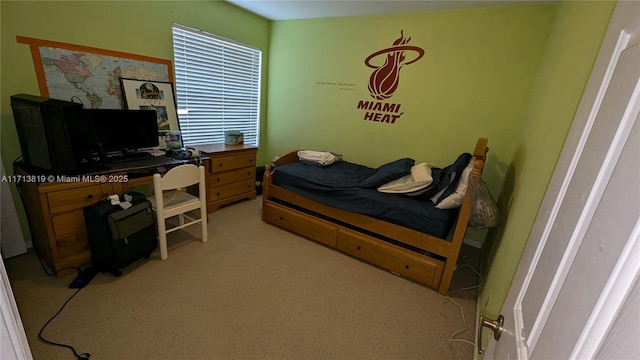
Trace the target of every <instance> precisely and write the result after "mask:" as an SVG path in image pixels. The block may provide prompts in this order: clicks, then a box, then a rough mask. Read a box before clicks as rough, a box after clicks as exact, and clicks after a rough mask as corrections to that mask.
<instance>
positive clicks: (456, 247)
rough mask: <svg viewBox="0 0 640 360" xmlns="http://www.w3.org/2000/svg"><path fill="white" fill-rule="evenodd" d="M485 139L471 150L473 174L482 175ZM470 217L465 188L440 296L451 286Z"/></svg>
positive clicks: (486, 148)
mask: <svg viewBox="0 0 640 360" xmlns="http://www.w3.org/2000/svg"><path fill="white" fill-rule="evenodd" d="M487 141H488V140H487V138H479V139H478V141H477V143H476V148H475V150H473V158H474V161H473V169H471V172H472V173H473V174H477V175H482V170H483V168H484V162H485V161H486V159H487V152H488V151H489V148H488V147H487ZM470 215H471V197H470V196H469V187H467V193H466V194H465V196H464V200H463V202H462V206H461V207H460V213H459V214H458V220H457V221H456V224H455V225H454V232H453V238H452V239H451V246H450V247H449V250H448V251H447V252H448V254H447V256H446V258H447V261H446V265H445V266H444V271H443V272H442V281H441V282H440V286H439V287H438V292H439V293H440V294H442V295H447V293H448V292H449V285H451V279H452V278H453V272H454V271H455V269H456V264H457V262H458V255H460V247H461V246H462V242H463V241H464V235H465V234H466V232H467V226H468V224H469V216H470Z"/></svg>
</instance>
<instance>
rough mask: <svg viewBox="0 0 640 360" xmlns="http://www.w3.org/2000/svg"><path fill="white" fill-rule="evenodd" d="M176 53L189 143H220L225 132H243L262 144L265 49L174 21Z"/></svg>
mask: <svg viewBox="0 0 640 360" xmlns="http://www.w3.org/2000/svg"><path fill="white" fill-rule="evenodd" d="M173 57H174V67H175V76H176V79H175V87H176V102H177V107H178V119H179V121H180V131H181V132H182V139H183V141H184V143H185V144H186V145H197V144H205V143H220V142H224V133H225V131H229V130H238V131H241V132H242V133H243V134H244V143H245V144H249V145H255V146H258V140H259V126H260V121H259V118H260V67H261V63H262V52H261V51H260V50H259V49H256V48H253V47H250V46H247V45H243V44H239V43H237V42H233V41H231V40H228V39H224V38H221V37H218V36H215V35H212V34H209V33H206V32H203V31H200V30H196V29H191V28H188V27H185V26H182V25H178V24H174V25H173Z"/></svg>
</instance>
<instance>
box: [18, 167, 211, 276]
mask: <svg viewBox="0 0 640 360" xmlns="http://www.w3.org/2000/svg"><path fill="white" fill-rule="evenodd" d="M193 162H194V161H186V160H173V159H171V158H168V157H162V158H154V159H144V160H136V161H130V162H122V163H116V164H109V166H108V168H105V169H103V170H100V171H95V172H91V173H85V174H74V175H58V174H56V175H52V174H46V173H42V172H39V173H38V172H34V171H28V170H26V169H25V168H24V167H23V166H20V165H18V167H17V169H16V174H15V175H16V177H17V178H18V179H17V180H18V181H17V185H18V188H19V190H20V192H21V195H22V201H23V204H24V207H25V211H26V212H27V218H28V220H29V223H30V229H31V237H32V239H33V246H34V248H35V249H36V251H37V252H38V255H39V256H40V258H41V259H42V261H43V262H44V264H45V265H46V266H47V267H48V268H49V270H50V271H52V272H56V273H57V274H58V276H64V275H69V274H75V270H73V269H70V270H67V271H61V270H62V269H65V268H74V267H81V266H82V265H84V264H86V263H88V262H90V261H91V252H90V250H89V243H88V241H87V230H86V225H85V222H84V213H83V208H84V207H85V206H89V205H92V204H95V203H96V202H98V201H100V200H103V199H105V198H106V197H107V196H109V195H113V194H122V193H124V192H126V191H127V190H129V189H130V188H132V187H134V186H138V185H144V184H149V183H153V174H154V173H165V172H167V171H168V170H169V169H171V168H172V167H174V166H177V165H181V164H184V163H193ZM202 164H203V165H204V167H205V171H206V172H207V173H208V172H209V159H206V158H205V159H204V160H203V161H202ZM206 185H207V188H209V187H208V185H209V184H208V179H207V184H206Z"/></svg>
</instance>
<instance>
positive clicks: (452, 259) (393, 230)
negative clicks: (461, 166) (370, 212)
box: [262, 138, 488, 295]
mask: <svg viewBox="0 0 640 360" xmlns="http://www.w3.org/2000/svg"><path fill="white" fill-rule="evenodd" d="M487 151H488V148H487V139H486V138H480V139H478V142H477V144H476V147H475V150H474V152H473V156H474V158H475V160H474V162H473V169H472V171H473V173H475V174H482V169H483V167H484V162H485V160H486V154H487ZM295 161H298V156H297V150H296V151H289V152H287V153H284V154H282V155H279V156H276V157H274V158H273V159H272V160H271V162H272V163H273V166H276V167H277V166H280V165H283V164H287V163H290V162H295ZM273 166H272V165H266V166H265V174H264V180H263V184H262V185H263V193H262V220H263V221H265V222H268V223H270V224H273V225H276V226H278V227H281V228H284V229H286V230H289V231H291V232H293V233H296V234H298V235H301V236H303V237H306V238H308V239H311V240H314V241H316V242H319V243H322V244H324V245H327V246H329V247H331V248H334V249H336V250H338V251H340V252H343V253H345V254H348V255H350V256H353V257H356V258H358V259H361V260H364V261H366V262H368V263H371V264H373V265H376V266H378V267H381V268H383V269H386V270H388V271H391V272H392V273H394V274H396V275H400V276H402V277H405V278H408V279H411V280H413V281H416V282H418V283H421V284H424V285H426V286H428V287H432V288H434V289H437V290H438V292H440V294H442V295H446V294H447V292H448V291H449V285H450V284H451V279H452V277H453V272H454V270H455V267H456V262H457V259H458V254H459V253H460V247H461V246H462V241H463V240H464V235H465V232H466V229H467V223H468V220H469V214H470V210H471V201H470V197H469V193H467V194H466V195H465V197H464V201H463V203H462V206H461V207H460V208H459V211H458V216H457V219H456V221H455V223H454V225H453V226H452V229H451V231H450V232H449V235H448V236H447V238H446V239H441V238H437V237H434V236H431V235H427V234H424V233H422V232H419V231H416V230H412V229H409V228H405V227H402V226H400V225H395V224H392V223H389V222H386V221H383V220H379V219H376V218H373V217H370V216H366V215H362V214H357V213H353V212H349V211H344V210H341V209H337V208H334V207H331V206H328V205H324V204H321V203H319V202H316V201H313V200H310V199H308V198H305V197H303V196H301V195H298V194H296V193H294V192H291V191H289V190H286V189H284V188H282V187H279V186H276V185H274V184H273V183H272V174H273V171H272V170H273ZM282 202H285V203H287V204H292V205H293V206H287V205H284V204H282ZM294 207H298V208H301V209H305V210H307V211H309V212H313V213H315V214H319V216H315V215H313V214H309V213H308V212H303V211H299V210H296V209H295V208H294ZM328 219H333V220H335V221H336V222H334V221H331V220H328ZM340 223H342V224H349V225H351V226H350V227H347V226H343V225H341V224H340ZM354 228H357V229H358V230H354ZM359 229H362V230H359ZM371 234H376V235H379V236H382V237H385V238H390V239H393V240H396V241H398V242H401V243H404V244H407V245H410V246H413V247H416V248H419V249H422V250H425V251H428V252H430V253H431V254H434V255H436V256H435V257H432V256H427V255H423V254H421V253H418V252H415V251H411V250H408V249H406V248H403V247H401V246H397V245H394V244H391V243H389V242H387V241H384V240H381V239H379V238H377V237H375V236H372V235H371Z"/></svg>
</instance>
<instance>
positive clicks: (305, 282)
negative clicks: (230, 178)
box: [6, 197, 477, 360]
mask: <svg viewBox="0 0 640 360" xmlns="http://www.w3.org/2000/svg"><path fill="white" fill-rule="evenodd" d="M260 209H261V201H260V197H258V199H257V200H254V201H245V202H240V203H237V204H234V205H232V206H228V207H224V208H222V209H220V210H219V211H217V212H215V213H214V214H211V215H210V216H209V218H210V223H209V241H208V242H207V243H201V242H199V241H198V239H197V238H195V237H194V236H193V235H197V233H198V231H199V230H198V227H197V226H195V227H192V228H193V230H192V231H194V232H193V233H192V235H189V234H185V233H184V232H180V231H178V232H175V233H173V234H172V235H174V236H170V241H169V248H170V250H169V258H168V259H167V260H165V261H162V260H160V259H159V254H158V253H155V254H153V255H152V257H151V259H149V260H140V261H138V262H136V263H134V264H132V265H130V266H129V267H127V268H125V269H123V275H122V276H121V277H119V278H114V277H113V276H112V275H110V274H98V275H97V276H96V278H94V279H93V281H92V282H91V283H90V284H89V285H88V286H87V287H86V288H84V289H82V290H81V291H80V292H79V293H78V294H77V295H76V296H75V297H74V298H73V299H72V300H71V301H70V302H69V303H68V305H67V306H66V308H65V309H64V310H63V311H62V312H61V314H60V315H59V316H58V317H57V318H56V319H55V320H53V321H52V322H51V323H50V324H49V326H48V327H47V328H46V329H45V331H44V334H43V335H44V337H45V338H47V339H48V340H51V341H55V342H60V343H65V344H69V345H72V346H73V347H75V349H76V350H77V351H78V353H84V352H88V353H90V354H91V359H93V360H105V359H345V360H346V359H456V360H457V359H472V358H473V351H474V349H473V345H471V344H468V343H465V342H449V341H447V339H448V338H449V337H450V336H451V335H452V334H453V333H455V332H456V331H457V330H459V329H462V328H464V323H463V318H462V314H461V312H460V309H459V308H458V306H457V305H455V304H454V303H452V302H450V301H449V300H448V299H447V298H446V297H444V296H441V295H440V294H438V292H437V291H435V290H432V289H429V288H426V287H423V286H421V285H418V284H416V283H413V282H411V281H408V280H405V279H402V278H399V277H397V276H395V275H393V274H390V273H388V272H386V271H383V270H380V269H378V268H376V267H373V266H371V265H367V264H365V263H363V262H361V261H359V260H356V259H353V258H350V257H348V256H346V255H343V254H341V253H339V252H336V251H334V250H332V249H329V248H326V247H324V246H322V245H319V244H317V243H314V242H312V241H309V240H306V239H302V238H300V237H298V236H296V235H293V234H291V233H288V232H286V231H284V230H281V229H278V228H276V227H273V226H271V225H268V224H266V223H263V222H262V221H261V219H260ZM6 267H7V272H8V274H9V278H10V280H11V284H12V287H13V291H14V295H15V298H16V301H17V303H18V308H19V310H20V314H21V317H22V321H23V323H24V327H25V331H26V333H27V337H28V340H29V344H30V347H31V351H32V353H33V356H34V358H35V359H72V358H73V354H72V352H71V351H70V350H69V349H65V348H61V347H55V346H51V345H48V344H45V343H44V342H42V341H41V340H39V339H38V332H39V331H40V328H41V327H42V326H43V325H44V324H45V323H46V322H47V320H49V319H50V318H51V317H52V316H53V315H54V314H55V313H56V312H57V311H58V309H59V308H60V307H61V306H62V304H63V303H64V302H65V301H66V300H67V299H68V298H69V297H70V296H71V295H73V294H74V292H75V291H76V290H73V289H69V288H68V287H67V286H68V284H69V283H70V282H71V280H72V279H73V277H72V276H70V277H65V278H61V279H58V278H55V277H51V276H47V275H46V274H45V273H44V271H43V270H42V269H41V267H40V264H39V263H38V260H37V258H36V257H35V255H34V254H33V252H32V251H30V252H29V253H28V254H27V255H22V256H18V257H15V258H12V259H9V260H7V261H6ZM465 272H466V274H465ZM474 283H477V279H476V278H475V274H474V273H473V271H472V270H471V269H470V268H468V267H467V268H465V267H461V268H459V270H458V271H457V272H456V275H455V282H454V284H453V286H452V289H455V288H460V287H466V286H470V285H473V284H474ZM451 298H452V299H453V300H454V301H455V302H457V303H458V304H460V306H461V308H462V309H463V310H464V317H465V318H466V321H467V323H468V326H467V329H466V330H465V331H462V332H461V333H459V334H457V335H456V337H458V338H462V339H467V340H470V341H472V340H473V337H474V336H473V334H474V331H475V321H476V290H465V291H460V292H456V293H454V294H452V295H451Z"/></svg>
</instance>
